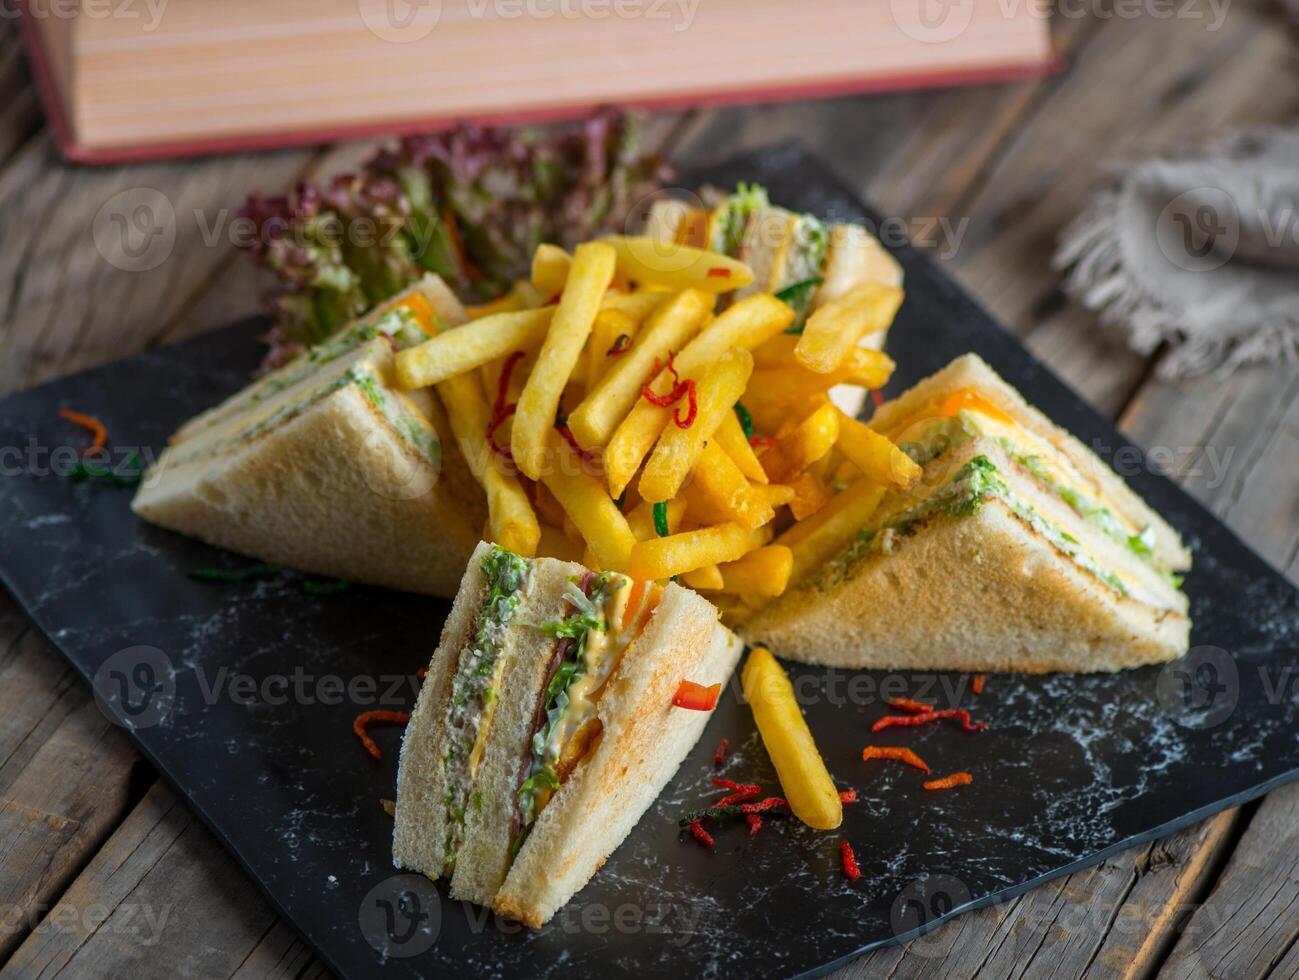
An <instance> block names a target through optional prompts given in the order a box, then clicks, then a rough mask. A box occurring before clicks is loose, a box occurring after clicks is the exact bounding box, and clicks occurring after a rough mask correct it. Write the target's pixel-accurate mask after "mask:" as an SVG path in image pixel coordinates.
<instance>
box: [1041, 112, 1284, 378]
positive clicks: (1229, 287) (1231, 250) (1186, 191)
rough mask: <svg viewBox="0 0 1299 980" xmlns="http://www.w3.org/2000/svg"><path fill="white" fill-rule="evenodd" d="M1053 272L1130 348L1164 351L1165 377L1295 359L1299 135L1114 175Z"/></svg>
mask: <svg viewBox="0 0 1299 980" xmlns="http://www.w3.org/2000/svg"><path fill="white" fill-rule="evenodd" d="M1055 266H1056V268H1058V269H1063V270H1068V275H1067V276H1066V278H1065V281H1064V288H1065V290H1066V292H1068V293H1069V294H1070V295H1071V296H1072V297H1073V298H1074V299H1075V300H1077V301H1078V302H1080V303H1081V304H1082V305H1084V306H1086V307H1087V308H1089V309H1092V310H1095V311H1097V312H1099V313H1100V314H1101V319H1102V320H1103V321H1104V322H1106V323H1109V324H1114V325H1116V326H1117V327H1119V328H1120V329H1122V330H1124V331H1125V332H1126V333H1127V335H1128V339H1129V342H1130V344H1131V346H1132V347H1133V348H1134V349H1135V350H1137V351H1140V352H1141V353H1143V354H1149V353H1151V352H1152V351H1154V349H1155V348H1156V347H1158V346H1159V345H1160V344H1163V343H1166V344H1167V345H1168V353H1167V356H1165V357H1163V358H1162V359H1161V361H1160V364H1159V369H1158V373H1159V375H1160V377H1163V378H1168V379H1175V378H1184V377H1191V376H1193V375H1198V374H1204V373H1206V372H1209V371H1214V370H1220V371H1222V372H1223V373H1226V372H1229V371H1231V370H1233V369H1235V368H1237V367H1239V366H1241V365H1243V364H1250V363H1257V362H1266V363H1276V362H1278V361H1283V360H1284V361H1293V360H1295V359H1296V358H1299V129H1282V128H1266V129H1251V130H1244V131H1238V132H1235V133H1231V134H1228V135H1226V136H1224V137H1221V138H1219V139H1216V140H1215V141H1213V142H1212V143H1210V144H1208V145H1205V146H1202V147H1201V148H1199V149H1198V150H1197V151H1195V152H1194V153H1193V154H1191V155H1187V156H1183V157H1181V158H1178V159H1158V160H1151V161H1147V162H1144V163H1136V164H1129V165H1125V166H1123V167H1120V168H1116V169H1115V171H1114V172H1113V175H1112V182H1111V184H1110V185H1109V186H1107V187H1106V188H1105V189H1103V190H1101V191H1099V192H1098V193H1097V194H1096V195H1095V196H1094V197H1093V198H1092V200H1091V202H1090V203H1089V204H1088V206H1087V208H1086V210H1085V211H1084V212H1083V213H1082V214H1081V215H1079V217H1078V218H1077V220H1075V221H1074V222H1073V223H1072V224H1071V225H1070V226H1069V227H1068V228H1066V229H1065V231H1064V233H1063V235H1062V236H1061V240H1060V245H1059V248H1058V250H1057V252H1056V256H1055Z"/></svg>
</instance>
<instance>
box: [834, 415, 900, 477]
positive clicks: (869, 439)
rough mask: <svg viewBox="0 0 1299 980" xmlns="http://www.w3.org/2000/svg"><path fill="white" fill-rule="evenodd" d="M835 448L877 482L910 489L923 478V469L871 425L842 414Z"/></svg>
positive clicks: (866, 475)
mask: <svg viewBox="0 0 1299 980" xmlns="http://www.w3.org/2000/svg"><path fill="white" fill-rule="evenodd" d="M835 448H836V449H837V450H838V451H839V452H840V453H842V454H843V455H844V456H845V457H846V458H847V459H848V461H849V462H850V463H852V464H853V465H854V466H856V467H857V468H858V469H859V470H861V471H862V473H863V474H864V475H865V477H866V479H868V480H870V481H871V482H873V483H882V484H884V485H885V486H887V487H889V488H891V489H893V490H906V489H907V488H909V487H911V486H913V485H914V484H915V482H916V481H917V480H919V479H920V474H921V468H920V467H919V466H917V465H916V463H915V461H914V460H912V459H911V457H910V456H908V455H907V454H906V453H904V452H903V451H902V450H901V449H899V448H898V447H897V446H895V445H893V443H892V442H890V441H889V439H888V438H887V437H886V436H882V435H880V434H879V433H878V432H876V431H875V430H874V429H872V428H871V427H870V426H869V425H866V424H865V423H862V422H858V421H857V420H856V419H853V418H849V417H848V416H847V415H844V414H843V413H842V412H840V413H839V438H838V440H837V441H836V442H835Z"/></svg>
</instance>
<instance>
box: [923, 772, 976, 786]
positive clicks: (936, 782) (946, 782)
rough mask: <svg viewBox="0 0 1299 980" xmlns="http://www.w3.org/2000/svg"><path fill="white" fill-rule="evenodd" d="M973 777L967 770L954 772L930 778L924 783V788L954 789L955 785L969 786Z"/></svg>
mask: <svg viewBox="0 0 1299 980" xmlns="http://www.w3.org/2000/svg"><path fill="white" fill-rule="evenodd" d="M972 782H974V777H973V776H971V775H970V774H969V773H968V772H954V773H952V774H951V775H950V776H944V777H943V778H942V779H931V780H929V782H927V783H925V784H924V785H925V789H955V788H956V787H957V786H969V785H970V783H972Z"/></svg>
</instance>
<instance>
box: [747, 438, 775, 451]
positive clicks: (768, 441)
mask: <svg viewBox="0 0 1299 980" xmlns="http://www.w3.org/2000/svg"><path fill="white" fill-rule="evenodd" d="M775 442H776V437H775V436H749V445H750V446H752V447H753V448H754V449H761V448H762V447H763V446H771V445H774V444H775Z"/></svg>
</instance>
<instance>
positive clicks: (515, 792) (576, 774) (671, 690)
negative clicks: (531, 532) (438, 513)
mask: <svg viewBox="0 0 1299 980" xmlns="http://www.w3.org/2000/svg"><path fill="white" fill-rule="evenodd" d="M741 649H742V647H741V644H740V642H739V640H738V639H736V637H735V636H733V635H732V634H731V633H730V632H729V631H728V630H726V629H725V628H724V627H722V626H721V625H720V624H719V623H718V613H717V610H716V609H715V608H714V607H713V606H712V605H711V604H710V603H708V602H706V601H705V600H703V599H701V598H700V597H699V596H697V595H696V594H694V593H693V592H691V591H689V590H688V589H683V588H681V587H680V586H677V585H672V584H670V585H668V586H666V587H660V586H657V585H654V584H652V583H644V582H633V581H632V580H630V579H628V578H627V577H626V576H623V575H618V574H614V573H607V572H606V573H595V572H591V571H589V570H587V569H586V568H584V567H583V566H581V565H577V564H574V563H572V562H563V561H558V560H556V559H551V558H536V559H528V558H522V557H519V556H518V555H514V554H512V553H511V552H509V551H506V550H505V549H503V548H500V547H499V546H495V545H489V544H480V545H479V547H478V549H477V550H476V551H475V552H474V555H473V557H472V559H471V561H470V564H469V569H468V572H467V573H466V575H465V578H464V582H463V583H462V585H461V589H460V592H459V594H458V595H457V597H456V601H455V606H454V607H453V609H452V611H451V615H450V617H449V618H448V619H447V623H446V626H445V628H444V630H443V633H442V639H441V642H440V644H439V645H438V649H437V652H436V653H435V654H434V655H433V660H432V663H431V664H430V666H429V671H428V676H427V678H426V680H425V683H424V687H423V688H422V690H421V692H420V696H419V700H418V702H417V704H416V706H415V710H414V712H413V713H412V716H411V721H410V724H409V725H408V726H407V729H406V734H405V738H404V740H403V742H402V751H401V759H400V763H399V768H398V775H397V810H396V828H395V832H394V837H393V862H394V864H395V865H396V866H397V867H399V868H406V869H409V870H413V871H418V872H422V873H423V874H426V875H428V876H429V877H431V878H439V877H449V878H450V880H451V882H450V884H451V895H452V897H453V898H457V899H463V900H466V901H471V902H475V903H477V904H479V905H485V906H490V907H492V908H493V909H495V910H496V911H497V912H498V913H500V914H502V915H508V916H510V917H512V918H515V919H518V920H520V921H522V922H525V923H527V924H528V925H530V926H533V927H538V926H540V925H542V924H543V923H545V922H546V921H547V920H549V919H550V918H551V916H553V915H554V913H555V912H556V911H557V910H558V909H559V908H560V907H561V906H563V905H564V904H565V903H567V902H568V900H569V899H570V898H572V896H573V895H574V894H576V892H577V891H578V890H579V889H580V888H581V887H582V886H583V885H585V884H586V883H587V881H589V880H590V878H591V876H592V875H593V874H594V873H595V871H596V870H597V869H598V868H599V867H600V865H602V864H603V863H604V861H605V859H606V858H607V857H608V856H609V855H610V854H611V853H612V852H613V851H614V850H615V849H616V848H617V846H618V845H619V844H620V843H621V842H622V841H623V839H624V838H625V837H626V836H627V834H629V833H630V832H631V829H632V827H634V826H635V824H636V822H637V821H638V820H639V819H640V817H641V815H642V814H643V813H644V812H645V810H646V809H648V808H649V806H650V805H651V804H652V803H653V801H654V799H655V798H656V797H657V796H658V794H659V792H661V790H662V789H663V787H664V786H665V785H666V784H667V782H668V780H670V779H671V778H672V775H673V774H674V773H675V772H676V770H677V767H678V766H679V765H680V764H681V761H682V760H683V759H684V758H685V756H686V754H687V753H688V752H689V751H690V749H691V747H693V745H694V744H695V742H696V741H697V740H698V738H699V736H700V734H701V733H702V732H703V729H704V726H705V725H706V724H707V722H708V718H709V717H710V712H707V711H693V710H687V709H683V708H677V707H674V706H673V704H672V699H673V695H674V694H675V692H676V690H677V688H678V686H679V685H680V682H681V681H682V680H691V681H694V682H696V683H699V684H704V685H710V684H719V683H724V682H725V681H726V679H727V678H728V677H729V676H730V674H731V672H732V670H734V668H735V664H736V662H737V660H738V659H739V656H740V652H741Z"/></svg>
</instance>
